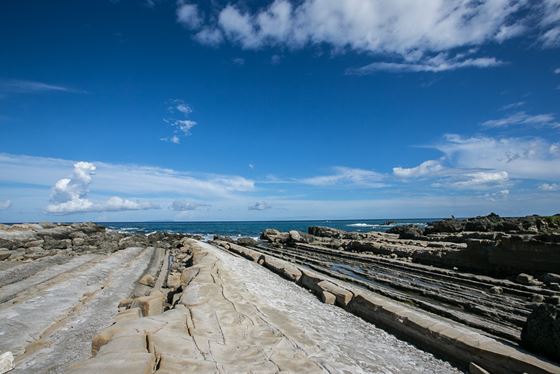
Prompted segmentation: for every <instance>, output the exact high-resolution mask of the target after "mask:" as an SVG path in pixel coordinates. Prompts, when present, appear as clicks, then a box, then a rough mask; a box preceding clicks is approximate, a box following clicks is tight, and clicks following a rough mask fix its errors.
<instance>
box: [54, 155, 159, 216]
mask: <svg viewBox="0 0 560 374" xmlns="http://www.w3.org/2000/svg"><path fill="white" fill-rule="evenodd" d="M95 170H96V167H95V165H94V164H92V163H90V162H77V163H75V164H74V170H73V173H72V176H71V177H70V178H63V179H60V180H58V181H57V182H56V183H55V185H54V187H53V189H52V192H51V198H50V204H49V205H48V206H47V209H46V210H47V212H49V213H56V214H70V213H77V212H102V211H120V210H139V209H153V208H157V205H155V204H152V203H149V202H137V201H131V200H127V199H123V198H121V197H117V196H113V197H111V198H109V199H108V200H107V201H105V202H101V203H94V202H92V201H91V200H89V199H88V192H89V186H90V184H91V182H92V175H93V174H94V172H95Z"/></svg>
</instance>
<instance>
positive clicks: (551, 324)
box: [521, 304, 560, 362]
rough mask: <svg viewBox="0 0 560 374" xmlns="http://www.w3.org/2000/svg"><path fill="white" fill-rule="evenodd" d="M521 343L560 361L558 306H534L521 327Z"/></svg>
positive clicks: (531, 349)
mask: <svg viewBox="0 0 560 374" xmlns="http://www.w3.org/2000/svg"><path fill="white" fill-rule="evenodd" d="M521 343H522V345H523V346H524V347H525V348H527V349H528V350H530V351H533V352H536V353H540V354H542V355H544V356H546V357H548V358H550V359H553V360H555V361H557V362H560V306H558V305H551V304H540V305H539V306H538V307H536V308H535V310H533V312H532V313H531V314H530V315H529V317H528V318H527V323H526V324H525V326H524V327H523V331H522V332H521Z"/></svg>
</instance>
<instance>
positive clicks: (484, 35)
mask: <svg viewBox="0 0 560 374" xmlns="http://www.w3.org/2000/svg"><path fill="white" fill-rule="evenodd" d="M520 8H521V5H520V2H519V1H513V0H489V1H485V2H479V1H464V0H433V1H430V2H418V1H415V0H394V1H390V2H387V1H382V0H347V1H338V0H304V1H302V2H298V3H296V4H294V3H292V2H291V1H288V0H276V1H274V2H272V3H271V4H270V5H269V6H267V7H265V8H263V9H261V10H260V11H258V12H255V13H249V12H244V11H242V10H241V9H240V8H238V7H236V6H234V5H231V4H230V5H227V6H226V7H225V8H223V9H222V10H221V11H220V14H219V17H218V23H217V24H216V25H214V27H216V28H220V29H221V30H222V31H223V32H224V33H225V34H226V36H227V37H228V39H230V40H233V41H235V42H238V43H240V44H241V45H242V46H243V47H244V48H258V47H261V46H263V45H275V44H286V45H288V46H290V47H292V48H297V47H303V46H304V45H306V44H323V43H326V44H330V45H331V46H332V47H333V48H335V49H341V48H350V49H354V50H357V51H366V52H374V53H379V52H381V53H396V54H399V55H403V56H404V55H407V54H409V53H410V52H411V51H416V50H418V51H421V52H426V51H443V50H450V49H453V48H456V47H462V46H469V45H480V44H482V43H484V42H487V41H491V40H495V39H497V38H499V39H500V40H504V39H505V38H506V34H508V33H506V32H505V31H504V27H506V26H508V27H513V26H515V25H516V23H515V22H513V21H511V18H512V17H511V16H512V15H513V14H514V13H516V12H517V11H518V10H519V9H520ZM340 30H344V32H340ZM509 34H514V33H512V32H509ZM512 36H513V35H512Z"/></svg>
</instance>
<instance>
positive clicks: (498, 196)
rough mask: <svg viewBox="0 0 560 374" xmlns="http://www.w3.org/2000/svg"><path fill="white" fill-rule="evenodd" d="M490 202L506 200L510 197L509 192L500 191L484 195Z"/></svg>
mask: <svg viewBox="0 0 560 374" xmlns="http://www.w3.org/2000/svg"><path fill="white" fill-rule="evenodd" d="M484 196H485V197H486V198H487V199H488V200H490V201H497V200H504V199H507V197H508V196H509V190H500V191H497V192H491V193H487V194H485V195H484Z"/></svg>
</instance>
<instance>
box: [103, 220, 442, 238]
mask: <svg viewBox="0 0 560 374" xmlns="http://www.w3.org/2000/svg"><path fill="white" fill-rule="evenodd" d="M435 220H437V218H414V219H369V220H319V221H228V222H99V223H100V224H102V225H104V226H107V227H109V228H112V229H115V230H122V231H127V232H141V233H149V232H154V231H165V232H178V233H189V234H199V235H203V236H206V237H207V236H211V235H228V236H234V237H235V236H251V237H256V236H259V234H260V233H261V232H262V231H263V230H264V229H267V228H274V229H277V230H280V231H289V230H299V231H304V232H307V228H308V227H309V226H327V227H332V228H336V229H342V230H346V231H358V232H367V231H386V230H388V229H389V228H390V227H393V226H395V225H402V224H411V223H414V224H426V223H428V222H431V221H435Z"/></svg>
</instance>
